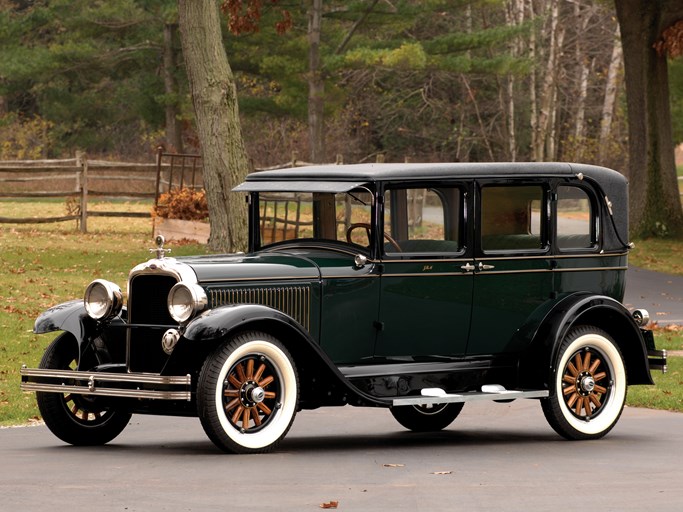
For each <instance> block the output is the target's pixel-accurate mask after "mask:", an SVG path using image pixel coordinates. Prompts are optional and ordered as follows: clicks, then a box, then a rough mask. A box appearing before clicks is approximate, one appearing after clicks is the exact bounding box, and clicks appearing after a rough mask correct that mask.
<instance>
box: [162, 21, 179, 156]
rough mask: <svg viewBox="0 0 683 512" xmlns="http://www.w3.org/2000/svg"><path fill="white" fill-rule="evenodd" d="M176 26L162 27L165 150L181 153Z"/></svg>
mask: <svg viewBox="0 0 683 512" xmlns="http://www.w3.org/2000/svg"><path fill="white" fill-rule="evenodd" d="M177 28H178V26H177V25H174V24H171V23H166V24H165V25H164V93H165V95H166V104H165V106H164V111H165V113H166V146H167V147H166V149H167V150H168V151H173V150H175V151H176V152H178V153H182V152H183V139H182V131H181V128H180V121H179V120H178V100H177V96H178V84H177V82H176V79H175V72H176V55H175V47H174V44H173V42H174V39H175V37H174V34H175V32H176V30H177Z"/></svg>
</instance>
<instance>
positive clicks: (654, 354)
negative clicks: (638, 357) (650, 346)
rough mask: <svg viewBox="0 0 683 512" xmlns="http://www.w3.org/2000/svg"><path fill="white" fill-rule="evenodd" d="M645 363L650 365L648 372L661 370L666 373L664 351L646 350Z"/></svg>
mask: <svg viewBox="0 0 683 512" xmlns="http://www.w3.org/2000/svg"><path fill="white" fill-rule="evenodd" d="M647 361H648V363H650V370H661V371H662V373H666V371H667V369H668V368H667V366H666V350H648V351H647Z"/></svg>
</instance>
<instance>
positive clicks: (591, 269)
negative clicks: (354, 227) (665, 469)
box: [381, 267, 628, 277]
mask: <svg viewBox="0 0 683 512" xmlns="http://www.w3.org/2000/svg"><path fill="white" fill-rule="evenodd" d="M627 268H628V267H585V268H531V269H520V270H491V271H488V270H487V271H483V272H439V273H436V272H435V273H433V274H430V273H428V272H415V273H414V274H408V273H404V274H382V275H381V277H430V276H453V277H457V276H491V275H500V274H534V273H541V272H551V273H552V272H594V271H602V270H626V269H627Z"/></svg>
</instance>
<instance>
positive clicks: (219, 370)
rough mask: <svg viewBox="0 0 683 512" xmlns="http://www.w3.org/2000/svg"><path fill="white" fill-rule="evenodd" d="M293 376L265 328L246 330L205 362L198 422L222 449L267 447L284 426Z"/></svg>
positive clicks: (290, 411) (291, 407)
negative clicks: (249, 331)
mask: <svg viewBox="0 0 683 512" xmlns="http://www.w3.org/2000/svg"><path fill="white" fill-rule="evenodd" d="M297 403H298V377H297V373H296V368H295V366H294V363H293V362H292V358H291V356H290V355H289V353H288V352H287V350H286V349H285V348H284V346H283V345H282V344H281V343H280V342H279V341H278V340H277V339H275V338H273V337H272V336H270V335H267V334H265V333H258V332H252V333H245V334H242V335H239V336H236V337H235V338H233V339H231V340H229V341H228V342H226V343H225V344H224V345H222V346H221V347H219V348H218V349H217V350H216V352H214V354H213V355H211V356H210V357H209V358H208V359H207V361H206V362H205V363H204V367H203V368H202V372H201V375H200V377H199V384H198V390H197V406H198V412H199V417H200V420H201V422H202V426H203V427H204V430H205V431H206V433H207V435H208V436H209V438H210V439H211V440H212V441H213V442H214V444H216V446H218V447H219V448H221V449H222V450H224V451H227V452H233V453H259V452H266V451H270V450H272V449H273V448H274V447H275V446H276V445H277V443H278V442H279V441H280V440H281V439H282V438H283V437H284V436H285V435H286V433H287V431H288V430H289V428H290V426H291V424H292V422H293V420H294V416H295V414H296V408H297Z"/></svg>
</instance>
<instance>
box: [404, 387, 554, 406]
mask: <svg viewBox="0 0 683 512" xmlns="http://www.w3.org/2000/svg"><path fill="white" fill-rule="evenodd" d="M548 396H550V392H549V391H548V390H547V389H533V390H521V389H513V390H507V389H505V388H503V387H502V386H497V385H490V386H482V391H468V392H467V393H457V394H448V393H446V392H445V391H443V390H442V389H439V388H430V389H423V390H422V396H410V397H404V398H395V399H394V400H393V401H392V403H391V405H392V406H394V407H398V406H402V405H436V404H450V403H458V402H475V401H478V400H493V401H494V402H498V401H500V402H507V401H509V400H515V399H517V398H546V397H548Z"/></svg>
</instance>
